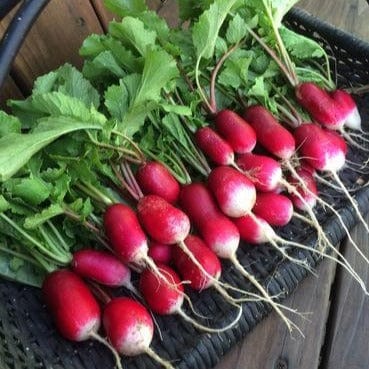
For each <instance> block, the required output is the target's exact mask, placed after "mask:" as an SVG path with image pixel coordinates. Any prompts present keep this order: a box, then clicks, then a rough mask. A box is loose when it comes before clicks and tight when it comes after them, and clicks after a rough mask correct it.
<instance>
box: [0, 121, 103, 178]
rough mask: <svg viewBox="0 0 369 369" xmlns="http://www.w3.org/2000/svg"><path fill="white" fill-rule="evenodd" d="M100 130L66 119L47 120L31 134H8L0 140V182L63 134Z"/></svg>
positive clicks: (96, 125) (97, 126) (88, 123)
mask: <svg viewBox="0 0 369 369" xmlns="http://www.w3.org/2000/svg"><path fill="white" fill-rule="evenodd" d="M83 129H101V125H100V124H97V123H94V122H80V121H77V120H75V119H71V118H67V117H57V118H47V119H45V120H44V121H42V123H41V124H40V125H39V126H38V127H37V130H35V131H34V132H32V133H25V134H21V133H10V134H8V135H6V136H4V137H2V138H1V139H0V181H5V180H6V179H8V178H10V177H11V176H12V175H13V174H15V173H16V172H17V171H18V170H19V169H20V168H21V167H23V165H25V164H26V163H27V162H28V160H29V159H30V158H31V157H32V156H33V155H34V154H36V153H37V152H38V151H39V150H41V149H42V148H44V147H45V146H47V145H48V144H50V143H51V142H53V141H54V140H56V139H57V138H59V137H61V136H62V135H64V134H67V133H70V132H74V131H78V130H83Z"/></svg>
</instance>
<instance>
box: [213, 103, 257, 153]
mask: <svg viewBox="0 0 369 369" xmlns="http://www.w3.org/2000/svg"><path fill="white" fill-rule="evenodd" d="M214 124H215V128H216V130H217V132H218V133H219V134H220V135H221V136H222V137H223V138H224V140H225V141H226V142H227V143H228V144H229V145H230V146H231V147H232V149H233V150H234V152H235V153H238V154H244V153H246V152H251V151H252V150H253V149H254V147H255V145H256V133H255V130H254V129H253V128H252V127H251V126H250V124H249V123H248V122H246V121H245V120H244V119H243V118H242V117H241V116H240V115H238V114H237V113H235V112H234V111H232V110H227V109H224V110H221V111H219V112H218V113H217V114H216V115H215V117H214Z"/></svg>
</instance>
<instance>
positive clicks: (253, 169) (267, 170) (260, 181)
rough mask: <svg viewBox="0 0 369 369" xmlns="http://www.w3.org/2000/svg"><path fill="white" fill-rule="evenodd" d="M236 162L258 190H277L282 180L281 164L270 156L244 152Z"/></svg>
mask: <svg viewBox="0 0 369 369" xmlns="http://www.w3.org/2000/svg"><path fill="white" fill-rule="evenodd" d="M236 164H237V166H238V167H239V168H241V169H242V170H243V171H244V172H245V175H246V176H247V177H248V178H249V179H250V180H251V181H252V182H253V183H254V185H255V188H256V189H257V190H258V191H265V192H269V191H275V190H276V189H277V188H278V186H279V184H280V182H281V180H282V169H281V165H280V164H279V163H278V162H277V161H276V160H274V159H273V158H271V157H269V156H266V155H257V154H252V153H249V154H242V155H240V156H239V157H238V158H237V161H236Z"/></svg>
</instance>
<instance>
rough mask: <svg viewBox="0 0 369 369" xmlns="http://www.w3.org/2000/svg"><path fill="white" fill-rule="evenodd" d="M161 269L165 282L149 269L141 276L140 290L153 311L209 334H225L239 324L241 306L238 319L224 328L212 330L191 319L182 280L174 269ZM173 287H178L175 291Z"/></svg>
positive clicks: (163, 266)
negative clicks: (176, 316)
mask: <svg viewBox="0 0 369 369" xmlns="http://www.w3.org/2000/svg"><path fill="white" fill-rule="evenodd" d="M160 269H161V270H163V275H164V276H165V280H159V279H158V278H157V277H156V275H155V274H153V273H152V271H151V270H149V269H146V270H145V271H144V272H143V273H141V276H140V283H139V290H140V292H141V294H142V296H143V297H144V299H145V301H146V302H147V304H148V305H149V307H150V309H151V310H152V311H154V312H155V313H157V314H160V315H171V314H178V315H180V316H181V317H182V318H183V319H184V320H186V321H188V322H190V323H191V324H193V325H194V326H195V327H196V328H198V329H200V330H203V331H206V332H209V333H219V332H223V331H225V330H227V329H229V328H231V327H233V326H234V325H235V324H237V322H238V320H239V318H240V317H241V314H242V308H241V307H240V306H238V314H237V316H236V318H235V319H234V320H233V321H232V322H231V323H230V324H228V325H226V326H225V327H222V328H210V327H207V326H204V325H202V324H200V323H198V322H197V321H195V320H194V319H192V318H191V317H189V316H188V315H187V314H186V313H185V312H184V311H183V310H182V305H183V301H184V290H183V284H182V283H181V280H180V278H179V277H178V275H177V274H176V272H175V271H174V270H173V269H172V268H170V267H168V266H166V265H160ZM173 285H176V286H178V287H177V288H175V289H174V288H173Z"/></svg>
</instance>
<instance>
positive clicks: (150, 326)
mask: <svg viewBox="0 0 369 369" xmlns="http://www.w3.org/2000/svg"><path fill="white" fill-rule="evenodd" d="M103 325H104V329H105V331H106V334H107V336H108V338H109V341H110V342H111V344H112V345H113V347H115V349H116V350H117V351H118V352H119V353H120V354H122V355H125V356H136V355H140V354H147V355H149V356H150V357H151V358H152V359H154V360H155V361H157V362H158V363H159V364H160V365H162V366H163V367H164V368H166V369H174V368H173V366H172V365H171V364H170V363H169V362H168V361H166V360H164V359H162V358H161V357H160V356H158V354H156V353H155V352H154V351H153V350H152V349H151V348H150V344H151V341H152V338H153V334H154V323H153V320H152V318H151V315H150V314H149V312H148V311H147V309H146V308H145V307H144V306H143V305H141V304H140V303H139V302H137V301H135V300H132V299H130V298H128V297H117V298H114V299H112V300H111V301H110V302H109V303H108V304H107V305H106V306H105V309H104V313H103Z"/></svg>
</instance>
